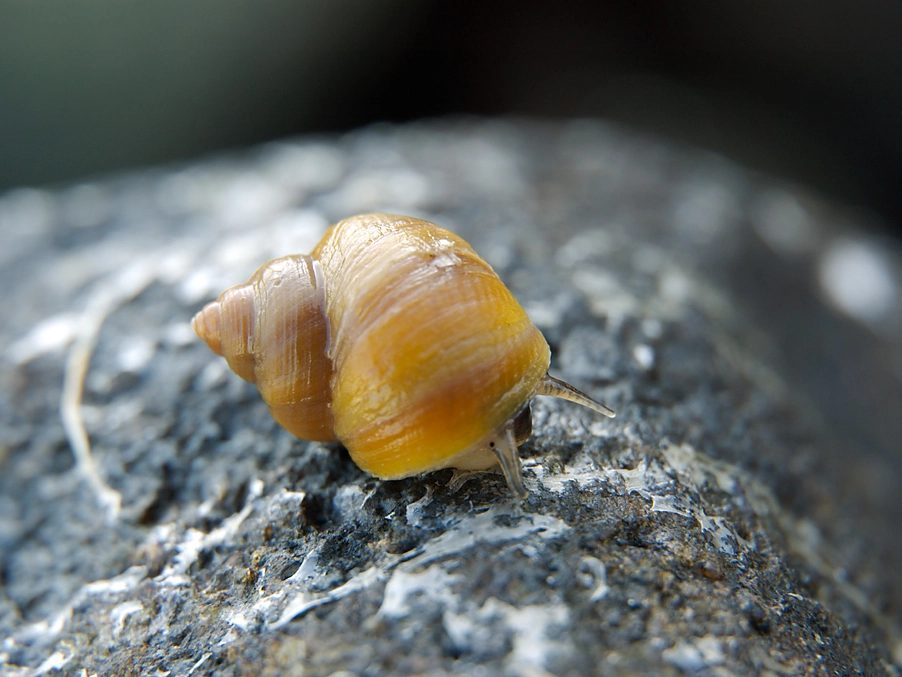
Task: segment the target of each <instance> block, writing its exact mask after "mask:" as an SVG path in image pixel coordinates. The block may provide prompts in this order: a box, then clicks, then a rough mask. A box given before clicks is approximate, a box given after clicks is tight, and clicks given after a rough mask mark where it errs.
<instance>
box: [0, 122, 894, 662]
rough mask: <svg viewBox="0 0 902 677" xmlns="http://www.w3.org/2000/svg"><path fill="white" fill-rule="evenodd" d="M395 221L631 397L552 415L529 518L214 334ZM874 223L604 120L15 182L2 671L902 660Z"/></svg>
mask: <svg viewBox="0 0 902 677" xmlns="http://www.w3.org/2000/svg"><path fill="white" fill-rule="evenodd" d="M372 210H382V211H391V212H398V213H405V214H411V215H414V216H418V217H421V218H426V219H429V220H432V221H435V222H437V223H439V224H441V225H443V226H445V227H449V228H451V229H452V230H455V231H456V232H458V233H460V234H461V235H463V236H464V237H465V238H467V239H468V240H469V241H470V242H471V244H473V246H474V247H475V248H476V249H477V251H479V252H480V253H481V254H482V255H483V256H484V257H485V258H486V259H487V260H488V261H489V263H491V264H492V265H493V266H494V267H495V268H496V270H497V271H498V272H499V274H500V275H501V276H502V278H503V279H504V280H505V281H506V282H507V283H508V285H509V286H510V288H511V289H512V290H513V292H514V293H515V295H516V296H517V297H518V298H519V299H520V301H521V302H522V303H523V305H524V306H525V307H526V309H527V311H528V312H529V313H530V315H531V316H532V317H533V319H534V321H535V322H536V324H537V325H538V326H539V327H540V329H542V330H543V332H544V333H545V335H546V338H547V339H548V341H549V344H550V345H551V347H552V353H553V358H552V373H554V374H556V375H559V376H562V377H564V378H566V379H567V380H569V381H571V382H572V383H574V384H575V385H577V386H578V387H581V388H582V389H584V390H586V391H587V392H589V393H590V394H592V395H593V396H595V397H597V398H598V399H601V400H603V401H605V402H606V403H608V404H609V405H610V406H611V407H612V408H613V409H615V410H616V411H617V418H616V419H614V420H612V421H610V420H607V419H603V418H601V417H599V416H596V415H594V414H593V413H592V412H589V411H587V410H582V409H580V408H578V407H576V406H574V405H571V404H569V403H566V402H559V401H556V400H549V399H545V398H541V399H538V400H537V401H536V402H535V403H534V405H533V420H534V434H533V437H532V439H531V440H530V441H529V442H527V443H526V444H525V445H524V446H523V447H522V448H521V457H522V459H523V462H524V466H525V473H526V483H527V486H528V488H529V489H530V494H529V497H528V499H527V500H526V501H525V502H524V503H523V504H521V505H518V504H516V503H515V502H514V501H513V500H512V499H511V498H510V495H509V491H508V489H507V487H506V486H505V484H504V481H503V478H502V476H501V475H500V474H493V473H483V474H474V475H454V474H453V473H452V472H451V471H442V472H438V473H433V474H429V475H426V476H423V477H416V478H411V479H407V480H401V481H380V480H376V479H373V478H370V477H367V476H366V475H365V474H364V473H363V472H361V471H360V470H359V469H357V468H356V467H355V466H354V465H353V463H352V462H351V461H350V459H349V458H348V456H347V454H346V452H344V450H342V449H341V448H340V447H338V446H333V445H323V444H317V443H308V442H304V441H301V440H297V439H294V438H292V437H291V436H290V435H289V434H287V433H286V432H284V431H282V430H281V429H280V428H279V427H278V426H277V425H276V424H275V423H274V422H273V421H272V419H271V418H270V416H269V414H268V412H267V410H266V407H265V405H264V404H263V402H262V401H261V400H260V398H259V396H258V394H257V392H256V390H255V389H254V387H253V386H251V385H249V384H247V383H244V382H243V381H241V380H240V379H239V378H238V377H237V376H235V375H234V374H232V373H231V372H229V371H228V369H227V368H226V366H225V364H224V362H223V361H222V360H221V359H220V358H217V357H215V356H214V355H212V354H211V353H210V352H209V351H208V349H207V348H206V347H205V346H204V345H202V344H201V343H200V342H199V341H197V340H196V339H194V337H193V334H192V333H191V332H190V329H189V327H188V321H189V319H190V317H191V316H192V314H193V313H194V312H196V311H197V310H198V309H199V308H200V307H201V305H202V304H203V303H204V302H205V301H207V300H210V299H211V298H213V297H215V296H216V295H217V294H218V293H219V292H220V291H221V290H222V289H224V288H226V287H227V286H231V285H232V284H235V283H238V282H241V281H244V280H245V279H246V278H247V277H248V276H249V275H250V273H251V272H252V271H253V270H254V269H255V268H256V267H257V266H258V265H260V264H261V263H262V262H263V261H265V260H267V259H269V258H272V257H275V256H278V255H282V254H286V253H295V252H306V251H309V250H310V249H311V247H312V246H313V245H314V244H315V242H316V241H317V240H318V239H319V237H320V236H321V235H322V233H323V232H324V230H325V228H326V227H327V226H328V224H329V223H331V222H334V221H336V220H339V219H341V218H344V217H346V216H349V215H351V214H354V213H360V212H364V211H372ZM863 218H865V217H862V216H861V215H856V214H854V213H851V212H848V211H844V210H842V209H840V208H838V207H836V206H834V205H830V204H828V203H825V202H823V201H820V200H818V199H816V198H815V197H813V196H810V195H807V194H805V193H803V192H802V191H800V190H798V189H794V188H792V187H788V186H783V185H780V184H779V183H777V182H775V181H773V180H771V179H768V178H766V177H760V176H755V175H752V174H749V173H747V172H744V171H743V170H742V169H740V168H738V167H736V166H734V165H732V164H730V163H729V162H727V161H725V160H723V159H722V158H718V157H713V156H710V155H706V154H701V153H698V152H695V151H692V150H689V149H685V148H677V147H673V146H670V145H668V144H667V143H666V142H664V141H661V140H656V139H649V138H646V137H640V136H636V135H633V134H631V133H629V132H627V131H625V130H622V129H618V128H615V127H609V126H606V125H604V124H601V123H595V122H573V123H567V124H560V125H537V124H531V123H498V122H478V121H477V122H446V123H430V124H422V125H413V126H407V127H375V128H371V129H367V130H363V131H361V132H358V133H355V134H351V135H348V136H344V137H337V138H328V139H318V140H311V139H300V140H296V141H286V142H284V143H278V144H273V145H270V146H267V147H264V148H261V149H255V150H251V151H248V152H246V153H244V154H239V155H234V156H229V157H222V158H214V159H210V160H206V161H202V162H198V163H196V164H193V165H190V166H186V167H177V168H170V169H161V170H154V171H145V172H137V173H132V174H129V175H126V176H122V177H113V178H110V179H109V180H104V181H99V182H96V183H92V184H85V185H80V186H75V187H71V188H67V189H61V190H59V191H53V192H51V191H38V190H20V191H16V192H13V193H9V194H7V195H5V196H2V197H0V223H2V229H0V281H2V288H3V289H4V290H5V293H4V294H3V295H2V296H0V314H2V316H3V318H4V322H3V324H2V326H0V342H2V345H4V346H6V350H5V351H4V352H5V354H4V356H3V362H2V370H0V379H2V381H0V488H2V494H0V582H2V587H0V672H3V673H4V674H13V675H17V674H50V673H55V672H57V671H58V672H59V673H62V674H71V675H76V674H83V673H82V671H83V670H86V671H87V674H93V673H98V674H137V673H141V674H180V675H185V674H192V675H205V674H217V675H243V674H254V675H258V674H263V675H276V674H284V673H291V674H301V673H303V674H311V675H329V674H333V673H339V672H340V671H342V670H344V671H347V672H348V673H350V674H365V675H377V674H511V675H520V674H527V675H543V674H566V675H587V674H599V675H627V674H649V673H654V674H664V675H666V674H683V673H686V674H705V675H727V674H773V675H783V674H868V675H879V674H897V673H898V667H897V665H898V663H900V662H902V644H900V640H899V635H898V621H899V617H900V608H902V582H900V577H899V574H898V569H899V565H900V563H902V545H900V543H899V540H900V539H898V520H899V518H900V517H902V509H900V499H899V497H898V495H897V494H898V492H897V487H898V486H899V482H900V479H902V472H900V467H902V460H900V458H899V456H898V442H897V440H898V439H899V434H900V433H902V431H900V427H902V422H900V417H899V416H898V412H899V411H902V386H900V374H902V350H900V345H902V340H900V336H902V305H900V304H902V294H900V293H899V280H900V271H902V267H900V265H899V261H900V258H899V252H898V250H894V249H892V247H891V246H883V243H879V242H877V241H876V240H874V238H873V237H872V236H869V235H866V234H865V231H864V230H862V229H860V226H861V225H862V219H863ZM856 280H858V282H856ZM861 280H864V283H862V282H861ZM449 301H451V300H449ZM79 354H81V355H90V364H89V368H88V370H87V373H86V377H85V383H84V388H83V402H82V405H81V406H80V407H77V408H76V409H75V411H76V412H77V413H79V414H80V417H81V419H82V420H83V422H84V425H85V428H86V431H87V433H88V435H89V437H90V440H91V444H92V458H93V461H94V464H95V465H96V469H97V475H96V478H95V480H94V481H93V482H92V481H91V480H90V479H89V478H87V477H86V475H85V472H84V466H83V465H78V464H77V463H76V461H75V456H74V455H73V452H72V449H71V446H70V443H69V440H68V439H67V435H66V430H65V428H64V426H63V422H62V419H61V416H60V413H59V409H60V399H61V397H62V395H63V390H64V384H68V385H69V386H70V387H72V386H73V384H75V385H78V366H79V364H82V365H83V364H84V363H83V362H79V360H78V359H77V357H78V355H79ZM74 390H75V391H80V390H81V389H79V388H75V389H74ZM70 394H71V392H70ZM70 404H71V400H70ZM70 434H71V430H70Z"/></svg>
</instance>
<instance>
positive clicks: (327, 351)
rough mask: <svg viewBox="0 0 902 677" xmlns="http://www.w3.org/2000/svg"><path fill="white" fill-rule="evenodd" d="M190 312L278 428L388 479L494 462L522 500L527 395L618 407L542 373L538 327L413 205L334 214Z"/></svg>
mask: <svg viewBox="0 0 902 677" xmlns="http://www.w3.org/2000/svg"><path fill="white" fill-rule="evenodd" d="M191 324H192V327H193V328H194V330H195V332H197V334H198V336H200V338H201V339H203V340H204V341H205V342H206V343H207V345H208V346H209V347H210V348H211V349H212V350H213V351H214V352H216V353H217V354H219V355H222V356H223V357H225V359H226V361H227V362H228V364H229V367H231V369H232V370H233V371H235V373H237V374H238V375H239V376H241V377H242V378H244V379H246V380H248V381H251V382H252V383H255V384H256V385H257V387H258V388H259V390H260V393H261V395H262V396H263V399H264V400H265V401H266V403H267V405H268V406H269V409H270V411H271V412H272V415H273V417H274V418H275V419H276V421H278V423H279V424H280V425H282V426H283V427H284V428H285V429H286V430H288V431H289V432H291V433H293V434H294V435H297V436H298V437H302V438H304V439H309V440H320V441H335V440H338V441H341V443H342V444H343V445H344V446H345V447H346V448H347V449H348V451H349V452H350V454H351V457H352V459H353V460H354V462H355V463H356V464H357V465H358V466H360V467H361V468H362V469H363V470H365V471H367V472H369V473H371V474H373V475H376V476H377V477H381V478H385V479H396V478H401V477H409V476H411V475H417V474H420V473H424V472H428V471H431V470H437V469H439V468H446V467H452V468H460V469H468V470H483V469H488V468H491V467H493V466H495V465H497V464H499V463H500V464H501V467H502V470H503V472H504V474H505V477H506V478H507V481H508V484H509V485H510V487H511V489H512V491H513V492H514V493H515V494H517V495H519V496H522V495H525V493H526V492H525V489H524V487H523V481H522V476H521V471H520V465H519V457H518V455H517V445H518V444H521V443H522V442H523V441H525V440H526V439H527V438H528V437H529V435H530V433H531V424H530V417H529V403H530V401H531V400H532V398H533V397H534V396H535V395H553V396H556V397H562V398H564V399H569V400H571V401H575V402H578V403H580V404H583V405H585V406H589V407H591V408H593V409H595V410H596V411H599V412H601V413H603V414H605V415H607V416H613V412H611V411H610V410H609V409H608V408H607V407H605V406H604V405H602V404H600V403H598V402H595V401H594V400H592V399H591V398H589V397H588V396H587V395H585V394H583V393H580V392H579V391H578V390H576V389H575V388H573V387H572V386H569V385H568V384H566V383H563V382H562V381H558V380H557V379H554V378H552V377H551V376H549V375H548V373H547V372H548V366H549V363H550V359H551V353H550V351H549V349H548V344H547V343H546V342H545V339H544V338H543V337H542V334H541V332H539V330H538V329H537V328H536V326H535V325H534V324H533V323H532V322H531V321H530V319H529V317H528V316H527V315H526V312H525V311H524V310H523V308H522V307H521V306H520V304H519V303H517V301H516V300H515V299H514V297H513V295H512V294H511V293H510V291H509V290H508V289H507V287H505V286H504V284H503V283H502V282H501V280H500V278H499V277H498V276H497V275H496V274H495V272H494V271H493V270H492V269H491V267H490V266H489V265H488V264H487V263H486V262H485V261H483V260H482V259H481V258H479V256H478V255H477V254H476V252H475V251H473V249H472V248H471V247H470V245H469V244H467V243H466V242H465V241H464V240H463V239H461V238H460V237H458V236H457V235H455V234H454V233H452V232H450V231H448V230H445V229H444V228H441V227H439V226H437V225H435V224H433V223H429V222H427V221H421V220H419V219H414V218H410V217H405V216H393V215H387V214H364V215H360V216H356V217H352V218H349V219H346V220H344V221H341V222H339V223H338V224H336V225H334V226H332V227H331V228H330V229H329V230H328V231H327V233H326V234H325V236H324V237H323V239H322V241H320V243H319V244H318V245H317V246H316V247H315V248H314V250H313V251H312V252H311V253H310V255H293V256H285V257H282V258H279V259H275V260H273V261H270V262H269V263H266V264H265V265H263V266H262V267H261V268H260V269H259V270H257V271H256V272H255V273H254V274H253V276H251V279H250V280H248V281H247V282H246V283H245V284H242V285H238V286H236V287H232V288H231V289H228V290H226V291H225V292H223V294H222V295H221V296H220V297H219V298H218V299H217V300H216V301H213V302H212V303H208V304H207V305H206V306H205V307H204V308H203V310H201V311H200V312H199V313H198V314H197V315H196V316H195V317H194V319H193V320H192V323H191Z"/></svg>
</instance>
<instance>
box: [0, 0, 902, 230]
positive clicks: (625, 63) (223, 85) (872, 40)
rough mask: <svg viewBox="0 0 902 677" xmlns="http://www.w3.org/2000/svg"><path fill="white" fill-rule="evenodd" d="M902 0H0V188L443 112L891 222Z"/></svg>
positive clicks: (898, 174)
mask: <svg viewBox="0 0 902 677" xmlns="http://www.w3.org/2000/svg"><path fill="white" fill-rule="evenodd" d="M900 34H902V3H898V2H888V1H887V2H879V1H875V0H868V1H866V2H863V3H842V2H837V1H836V0H819V1H817V2H815V1H813V0H802V1H800V2H794V3H777V2H763V3H762V2H757V3H726V4H720V5H712V4H710V3H671V2H664V1H663V0H658V1H654V0H647V1H640V2H634V3H622V4H621V3H587V2H575V1H571V2H558V3H554V4H553V5H552V3H547V2H539V1H537V0H521V1H520V2H516V3H512V2H508V3H485V2H466V1H465V2H455V3H440V2H435V1H430V0H418V1H417V2H409V1H403V0H382V1H381V2H379V3H373V2H365V1H363V0H340V1H335V0H332V1H330V2H309V1H308V2H255V3H248V2H234V1H231V0H215V1H214V0H195V1H193V2H190V3H183V2H180V1H176V0H163V1H158V2H153V3H131V2H130V3H122V2H114V1H113V0H83V1H81V2H77V3H73V2H68V1H65V2H64V1H62V0H59V1H56V2H43V3H30V2H15V1H10V0H2V4H0V191H3V190H5V189H8V188H11V187H14V186H20V185H34V184H54V183H65V182H69V181H72V180H75V179H80V178H83V177H85V176H90V175H95V174H103V173H107V172H111V171H114V170H118V169H123V168H129V167H135V166H141V165H148V164H157V163H166V162H171V161H177V160H183V159H188V158H192V157H196V156H198V155H200V154H205V153H209V152H212V151H216V150H220V149H227V148H233V147H241V146H245V145H247V144H252V143H255V142H260V141H264V140H267V139H273V138H279V137H284V136H288V135H296V134H308V133H317V132H333V131H340V130H346V129H350V128H354V127H358V126H361V125H365V124H368V123H372V122H375V121H382V120H388V121H405V120H411V119H414V118H420V117H423V116H441V115H447V114H479V115H499V114H502V115H528V116H541V117H547V118H559V117H572V116H602V117H606V118H609V119H613V120H617V121H622V122H623V123H625V124H627V125H630V126H632V127H635V128H638V129H644V130H648V131H651V132H654V133H660V134H663V135H667V136H670V137H675V138H677V139H682V140H685V141H686V142H689V143H692V144H695V145H700V146H702V147H707V148H710V149H713V150H715V151H718V152H721V153H724V154H726V155H728V156H731V157H733V158H734V159H736V160H738V161H739V162H741V163H743V164H745V165H747V166H750V167H753V168H757V169H761V170H763V171H766V172H768V173H771V174H775V175H777V176H783V177H786V178H789V179H791V180H794V181H798V182H801V183H805V184H808V185H810V186H812V187H814V188H815V189H816V190H818V191H820V192H822V193H823V194H824V195H826V196H829V197H833V198H836V199H839V200H843V201H848V202H850V203H852V204H854V205H858V206H863V207H865V208H868V209H872V210H874V211H875V212H877V213H878V214H880V215H882V216H883V217H884V219H885V221H886V222H888V223H890V224H899V223H902V191H900V185H902V115H900V112H902V40H900V38H899V36H900Z"/></svg>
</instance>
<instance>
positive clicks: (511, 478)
mask: <svg viewBox="0 0 902 677" xmlns="http://www.w3.org/2000/svg"><path fill="white" fill-rule="evenodd" d="M488 446H489V449H491V450H492V451H493V452H495V456H497V457H498V462H499V463H500V464H501V472H503V473H504V479H506V480H507V486H508V487H510V490H511V493H512V494H513V495H514V497H515V498H517V499H518V500H522V499H524V498H526V494H527V492H526V486H525V485H524V484H523V470H522V469H521V468H520V455H519V454H518V453H517V441H516V439H515V438H514V423H513V421H511V422H509V423H506V424H504V425H503V426H502V427H501V428H499V429H498V430H496V431H495V432H494V433H492V434H491V435H490V436H489V438H488Z"/></svg>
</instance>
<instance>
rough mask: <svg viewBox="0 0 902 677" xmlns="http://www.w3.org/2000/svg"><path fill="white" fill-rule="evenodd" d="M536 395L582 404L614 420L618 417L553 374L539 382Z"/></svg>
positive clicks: (547, 375) (546, 375)
mask: <svg viewBox="0 0 902 677" xmlns="http://www.w3.org/2000/svg"><path fill="white" fill-rule="evenodd" d="M536 395H547V396H549V397H557V398H558V399H561V400H567V401H568V402H575V403H576V404H581V405H583V406H584V407H588V408H589V409H592V410H594V411H597V412H598V413H599V414H604V415H605V416H607V417H608V418H614V417H615V416H616V415H617V414H615V413H614V411H613V410H612V409H609V408H608V407H606V406H605V405H603V404H602V403H601V402H598V401H597V400H594V399H592V398H591V397H589V396H588V395H586V394H585V393H584V392H582V391H581V390H577V389H576V388H574V387H573V386H572V385H570V384H569V383H567V382H566V381H561V380H560V379H557V378H555V377H554V376H552V375H551V374H545V378H543V379H542V380H541V381H539V385H538V387H537V388H536Z"/></svg>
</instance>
